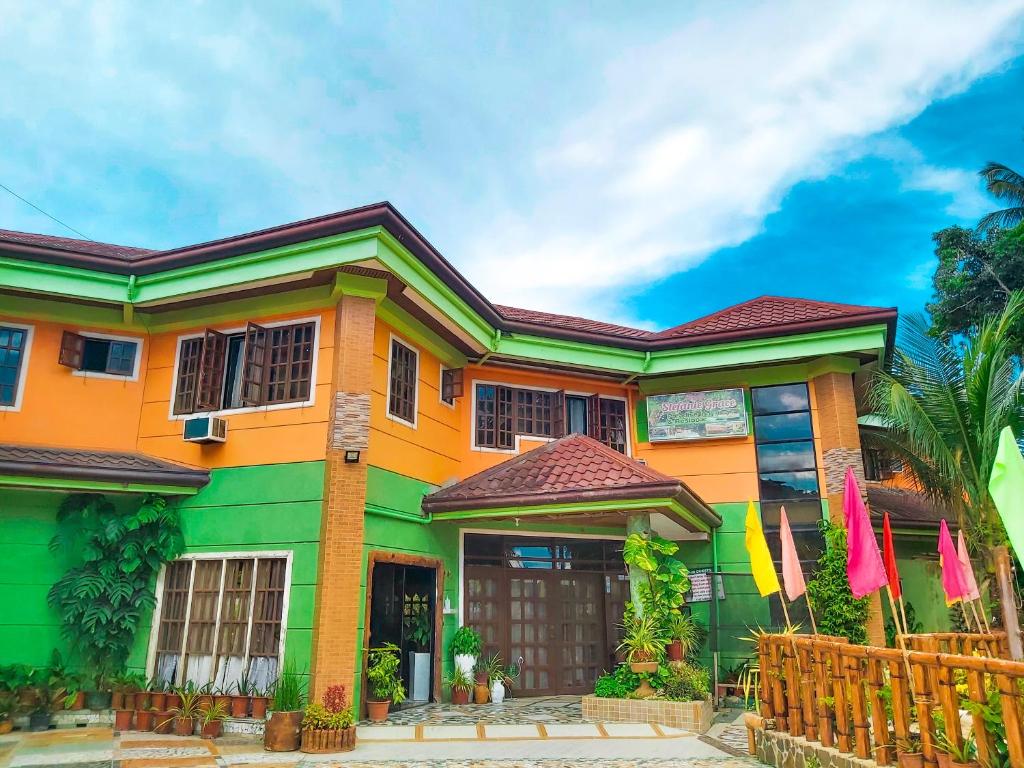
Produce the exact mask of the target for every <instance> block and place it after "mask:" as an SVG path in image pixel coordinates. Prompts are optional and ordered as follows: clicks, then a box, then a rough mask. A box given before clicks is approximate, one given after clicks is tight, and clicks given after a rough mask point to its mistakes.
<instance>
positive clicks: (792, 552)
mask: <svg viewBox="0 0 1024 768" xmlns="http://www.w3.org/2000/svg"><path fill="white" fill-rule="evenodd" d="M779 538H780V539H782V583H783V584H784V585H785V587H786V597H788V598H789V601H790V602H793V601H794V600H796V599H797V598H798V597H800V595H802V594H803V593H804V592H806V591H807V585H806V584H804V572H803V571H801V570H800V558H799V557H797V554H796V543H795V542H794V541H793V532H792V531H791V530H790V529H789V518H788V517H786V508H785V507H782V508H781V509H780V510H779Z"/></svg>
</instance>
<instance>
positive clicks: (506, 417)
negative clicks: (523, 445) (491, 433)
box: [494, 387, 516, 448]
mask: <svg viewBox="0 0 1024 768" xmlns="http://www.w3.org/2000/svg"><path fill="white" fill-rule="evenodd" d="M514 395H515V393H514V391H513V390H512V388H511V387H495V392H494V401H495V402H494V410H495V414H494V427H495V446H496V447H497V448H514V447H515V444H516V433H515V397H514Z"/></svg>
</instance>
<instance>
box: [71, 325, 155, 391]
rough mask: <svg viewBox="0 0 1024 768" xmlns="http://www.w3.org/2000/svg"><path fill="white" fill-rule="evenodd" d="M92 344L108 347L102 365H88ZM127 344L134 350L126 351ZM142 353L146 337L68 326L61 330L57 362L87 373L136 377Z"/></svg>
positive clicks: (104, 351)
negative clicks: (75, 328)
mask: <svg viewBox="0 0 1024 768" xmlns="http://www.w3.org/2000/svg"><path fill="white" fill-rule="evenodd" d="M90 345H101V346H105V347H106V349H105V350H102V354H103V367H102V368H99V367H95V368H89V367H86V366H87V363H88V360H89V354H90V353H89V347H90ZM127 348H131V353H130V354H125V352H124V350H125V349H127ZM141 354H142V339H140V338H135V337H121V336H105V335H99V334H94V333H88V332H86V333H82V332H77V331H67V330H65V331H64V332H63V333H62V334H61V339H60V350H59V353H58V355H57V362H58V363H59V364H60V365H63V366H65V367H66V368H70V369H72V370H73V371H79V372H81V373H85V374H102V375H103V376H112V377H115V378H118V379H129V380H133V379H135V378H136V376H137V375H138V365H139V360H140V355H141ZM118 363H121V365H118ZM125 363H127V365H125Z"/></svg>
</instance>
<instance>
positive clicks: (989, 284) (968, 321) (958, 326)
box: [928, 224, 1024, 355]
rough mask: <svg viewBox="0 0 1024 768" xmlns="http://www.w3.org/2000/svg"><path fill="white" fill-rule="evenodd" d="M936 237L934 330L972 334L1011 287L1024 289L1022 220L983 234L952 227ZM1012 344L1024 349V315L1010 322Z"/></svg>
mask: <svg viewBox="0 0 1024 768" xmlns="http://www.w3.org/2000/svg"><path fill="white" fill-rule="evenodd" d="M932 238H933V240H934V241H935V255H936V256H937V257H938V260H939V264H938V267H937V268H936V270H935V274H934V276H933V277H932V284H933V286H934V288H935V298H934V301H933V302H932V303H931V304H929V305H928V312H929V313H930V314H931V317H932V326H933V333H934V334H936V335H939V336H942V337H946V338H948V337H951V336H957V335H961V336H963V335H968V334H971V333H973V332H975V331H976V330H977V329H978V328H979V327H981V324H982V322H983V321H984V320H985V318H987V317H991V316H993V315H998V314H999V313H1000V312H1002V310H1003V307H1005V306H1006V301H1007V299H1008V297H1009V295H1010V293H1011V292H1012V291H1016V290H1021V289H1024V224H1021V225H1019V226H1018V227H1017V228H1016V229H1013V230H1001V229H992V230H989V231H988V232H987V233H984V234H979V233H977V232H975V231H974V230H970V229H965V228H963V227H948V228H947V229H943V230H941V231H939V232H936V233H935V234H934V235H933V236H932ZM1009 344H1010V348H1011V350H1012V351H1013V352H1014V353H1015V354H1017V355H1020V354H1021V352H1022V351H1024V319H1020V320H1018V321H1017V322H1015V323H1014V324H1013V325H1012V326H1011V328H1010V331H1009Z"/></svg>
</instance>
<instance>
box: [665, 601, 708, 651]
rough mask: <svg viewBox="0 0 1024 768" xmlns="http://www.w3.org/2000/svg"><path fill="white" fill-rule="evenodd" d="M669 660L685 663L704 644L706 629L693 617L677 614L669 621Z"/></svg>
mask: <svg viewBox="0 0 1024 768" xmlns="http://www.w3.org/2000/svg"><path fill="white" fill-rule="evenodd" d="M669 639H670V642H669V644H668V660H669V661H683V660H684V659H687V658H689V657H691V656H693V655H695V654H696V653H697V652H698V651H699V650H700V647H701V645H702V644H703V643H704V628H703V627H702V626H701V625H700V624H699V623H697V620H696V619H694V618H693V617H692V616H690V615H688V614H685V613H679V612H676V613H675V614H674V615H673V616H672V617H671V619H670V621H669Z"/></svg>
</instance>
